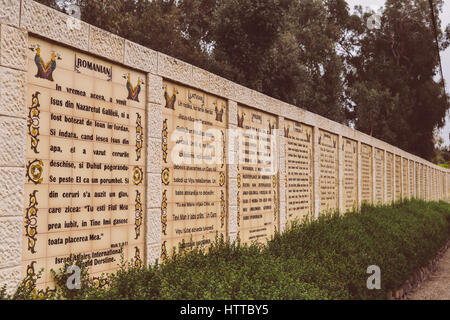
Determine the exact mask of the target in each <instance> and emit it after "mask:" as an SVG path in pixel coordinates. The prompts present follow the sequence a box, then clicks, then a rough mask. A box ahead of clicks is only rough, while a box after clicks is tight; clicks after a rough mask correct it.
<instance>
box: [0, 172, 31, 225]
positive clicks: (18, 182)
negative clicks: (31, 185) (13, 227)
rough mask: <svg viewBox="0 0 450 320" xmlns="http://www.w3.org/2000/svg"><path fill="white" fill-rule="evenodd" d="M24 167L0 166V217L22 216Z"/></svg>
mask: <svg viewBox="0 0 450 320" xmlns="http://www.w3.org/2000/svg"><path fill="white" fill-rule="evenodd" d="M24 184H25V168H0V217H6V216H18V217H22V215H23V212H24V203H25V198H24Z"/></svg>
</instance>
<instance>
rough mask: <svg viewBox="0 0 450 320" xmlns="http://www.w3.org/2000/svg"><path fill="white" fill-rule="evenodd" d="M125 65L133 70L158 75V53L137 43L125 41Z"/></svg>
mask: <svg viewBox="0 0 450 320" xmlns="http://www.w3.org/2000/svg"><path fill="white" fill-rule="evenodd" d="M124 63H125V65H126V66H129V67H132V68H136V69H139V70H142V71H145V72H152V73H156V72H157V71H158V53H157V52H156V51H153V50H152V49H149V48H146V47H144V46H141V45H139V44H137V43H134V42H131V41H128V40H125V59H124Z"/></svg>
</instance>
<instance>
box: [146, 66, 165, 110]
mask: <svg viewBox="0 0 450 320" xmlns="http://www.w3.org/2000/svg"><path fill="white" fill-rule="evenodd" d="M147 102H149V103H155V104H158V105H162V104H163V80H162V78H161V77H160V76H156V75H154V74H151V73H149V74H147Z"/></svg>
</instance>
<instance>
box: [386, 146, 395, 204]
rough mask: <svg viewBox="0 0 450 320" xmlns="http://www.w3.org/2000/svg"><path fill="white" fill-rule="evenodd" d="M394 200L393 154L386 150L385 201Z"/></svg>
mask: <svg viewBox="0 0 450 320" xmlns="http://www.w3.org/2000/svg"><path fill="white" fill-rule="evenodd" d="M392 201H394V155H393V154H392V153H390V152H386V201H385V202H387V203H391V202H392Z"/></svg>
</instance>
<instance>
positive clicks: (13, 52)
mask: <svg viewBox="0 0 450 320" xmlns="http://www.w3.org/2000/svg"><path fill="white" fill-rule="evenodd" d="M27 46H28V33H27V32H26V31H25V30H21V29H18V28H14V27H11V26H7V25H1V26H0V65H2V66H4V67H9V68H13V69H19V70H23V71H26V70H27V66H28V61H27Z"/></svg>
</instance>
